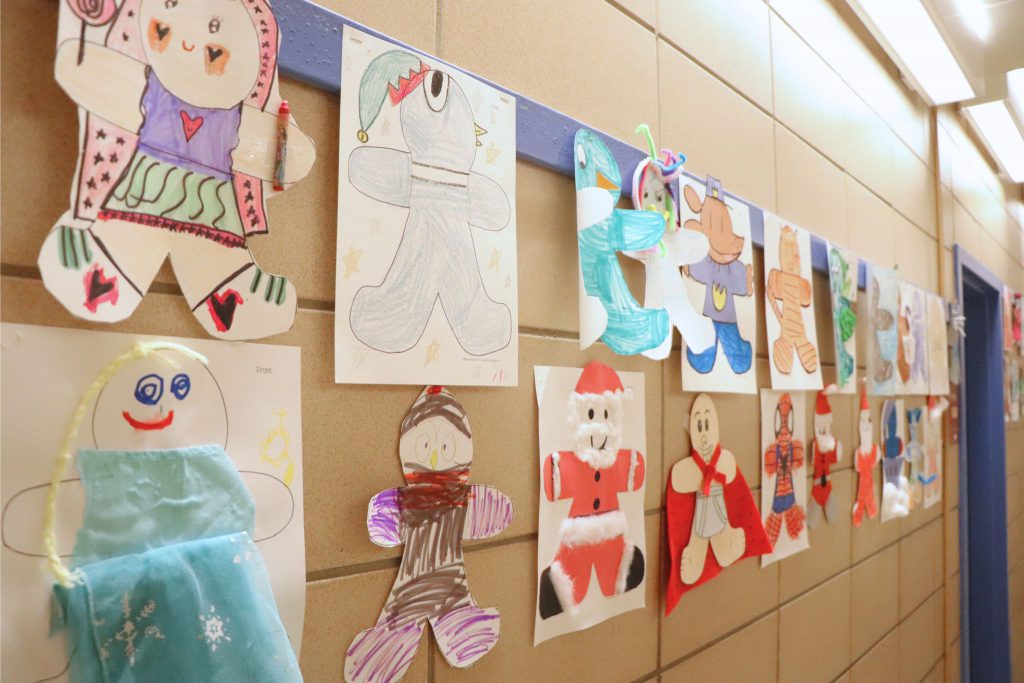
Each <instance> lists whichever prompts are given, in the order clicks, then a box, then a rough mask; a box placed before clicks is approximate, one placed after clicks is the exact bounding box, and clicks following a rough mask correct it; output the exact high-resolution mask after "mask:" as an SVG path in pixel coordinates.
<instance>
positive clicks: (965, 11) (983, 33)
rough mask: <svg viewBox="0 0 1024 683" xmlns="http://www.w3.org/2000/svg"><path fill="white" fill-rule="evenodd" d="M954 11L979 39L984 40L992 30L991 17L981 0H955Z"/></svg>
mask: <svg viewBox="0 0 1024 683" xmlns="http://www.w3.org/2000/svg"><path fill="white" fill-rule="evenodd" d="M955 4H956V11H957V14H958V15H959V16H960V18H961V19H962V20H963V22H964V25H965V26H967V28H968V29H970V30H971V32H972V33H973V34H974V35H976V36H978V39H979V40H986V39H987V38H988V34H989V32H990V31H991V30H992V18H991V17H989V15H988V8H987V7H985V4H984V3H983V2H982V1H981V0H955Z"/></svg>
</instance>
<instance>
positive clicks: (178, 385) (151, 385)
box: [121, 372, 192, 431]
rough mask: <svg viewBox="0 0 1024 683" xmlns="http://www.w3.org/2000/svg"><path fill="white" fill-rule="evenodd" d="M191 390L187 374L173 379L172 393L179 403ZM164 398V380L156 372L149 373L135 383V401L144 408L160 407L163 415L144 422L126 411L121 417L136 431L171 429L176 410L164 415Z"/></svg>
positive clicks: (190, 382)
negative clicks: (162, 401)
mask: <svg viewBox="0 0 1024 683" xmlns="http://www.w3.org/2000/svg"><path fill="white" fill-rule="evenodd" d="M191 389H192V379H191V378H190V377H189V376H188V374H187V373H184V372H179V373H178V374H176V375H175V376H174V377H172V378H171V381H170V392H171V394H172V395H173V396H174V398H176V399H178V400H179V401H184V400H185V398H186V397H187V396H188V394H189V391H190V390H191ZM163 397H164V378H163V377H162V376H161V375H158V374H157V373H155V372H150V373H147V374H145V375H143V376H142V377H140V378H139V381H138V382H136V383H135V400H136V401H138V402H139V403H141V404H142V405H144V406H156V405H159V406H160V413H161V415H160V416H159V417H158V418H157V419H153V420H142V419H139V418H137V417H135V416H134V415H132V414H131V413H129V412H128V411H127V410H125V411H124V412H122V414H121V416H122V417H123V418H124V419H125V421H126V422H127V423H128V424H129V425H131V426H132V428H134V429H136V430H145V431H151V430H161V429H164V428H166V427H169V426H170V425H171V423H172V422H173V421H174V410H169V411H167V414H166V415H164V414H163V404H162V403H161V399H162V398H163Z"/></svg>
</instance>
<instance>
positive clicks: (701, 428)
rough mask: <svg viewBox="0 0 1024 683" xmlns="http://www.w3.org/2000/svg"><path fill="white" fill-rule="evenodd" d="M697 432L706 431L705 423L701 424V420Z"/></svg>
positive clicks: (698, 421) (698, 422)
mask: <svg viewBox="0 0 1024 683" xmlns="http://www.w3.org/2000/svg"><path fill="white" fill-rule="evenodd" d="M697 431H698V432H703V431H704V423H703V422H701V421H700V420H697Z"/></svg>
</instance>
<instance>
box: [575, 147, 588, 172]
mask: <svg viewBox="0 0 1024 683" xmlns="http://www.w3.org/2000/svg"><path fill="white" fill-rule="evenodd" d="M576 163H578V164H579V165H580V168H586V167H587V151H586V150H585V149H583V145H576Z"/></svg>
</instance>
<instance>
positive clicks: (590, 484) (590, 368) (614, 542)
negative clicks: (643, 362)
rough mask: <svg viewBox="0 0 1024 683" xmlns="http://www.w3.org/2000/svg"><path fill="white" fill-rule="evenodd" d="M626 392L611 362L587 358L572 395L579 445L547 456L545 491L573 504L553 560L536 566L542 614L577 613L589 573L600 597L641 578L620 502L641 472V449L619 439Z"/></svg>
mask: <svg viewBox="0 0 1024 683" xmlns="http://www.w3.org/2000/svg"><path fill="white" fill-rule="evenodd" d="M631 397H632V394H631V392H629V391H628V390H626V389H625V388H624V387H623V385H622V380H621V379H620V378H619V375H618V374H617V373H616V372H615V370H613V369H612V368H610V367H608V366H607V365H604V364H603V363H598V362H597V361H594V362H591V363H589V364H587V366H586V367H585V368H583V372H582V374H581V375H580V378H579V381H577V383H576V388H575V391H574V392H573V394H572V396H571V397H570V398H569V420H570V424H571V426H572V434H573V438H574V439H575V441H576V449H575V450H572V451H556V452H554V453H551V454H550V455H548V456H547V457H546V458H545V459H544V466H543V470H542V477H543V485H544V496H545V497H546V498H547V499H548V500H550V501H556V500H572V505H571V506H570V508H569V516H568V518H567V519H565V520H564V521H563V522H562V525H561V534H560V535H561V541H560V543H559V546H558V550H557V551H556V553H555V558H554V561H553V562H552V563H551V565H550V566H549V567H547V568H546V569H545V570H544V571H543V572H541V577H540V587H539V590H540V597H539V600H538V609H539V611H540V617H541V619H548V618H550V617H553V616H555V615H557V614H561V613H562V612H569V613H575V612H576V610H577V608H578V607H579V604H580V603H581V602H582V601H583V598H585V597H586V595H587V590H588V589H589V587H590V579H591V575H592V574H596V575H597V583H598V587H599V588H600V590H601V594H602V595H604V596H605V597H610V596H612V595H620V594H622V593H625V592H626V591H631V590H633V589H635V588H636V587H637V586H639V585H640V582H641V581H643V578H644V573H645V567H644V556H643V553H642V552H641V551H640V548H638V547H636V546H635V545H633V543H631V542H630V541H629V540H628V539H627V531H628V528H627V524H626V514H625V512H623V510H622V509H621V507H620V505H619V494H621V493H628V492H631V491H638V490H640V489H641V488H642V487H643V485H644V478H645V473H646V468H645V465H646V463H645V461H644V456H643V454H642V453H640V452H639V451H636V450H633V449H630V448H624V447H623V445H622V421H623V408H622V402H623V400H628V399H629V398H631Z"/></svg>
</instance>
